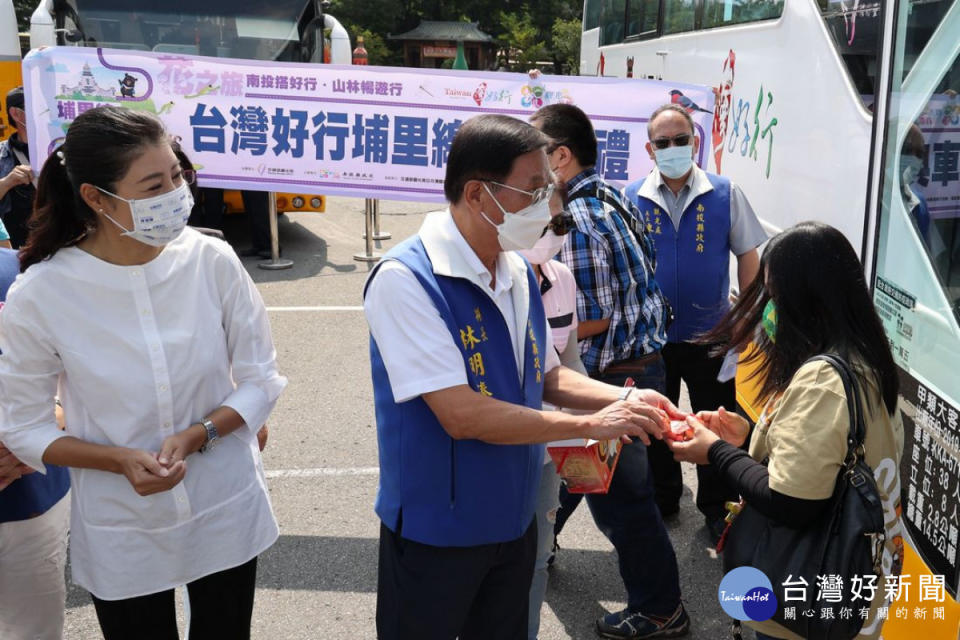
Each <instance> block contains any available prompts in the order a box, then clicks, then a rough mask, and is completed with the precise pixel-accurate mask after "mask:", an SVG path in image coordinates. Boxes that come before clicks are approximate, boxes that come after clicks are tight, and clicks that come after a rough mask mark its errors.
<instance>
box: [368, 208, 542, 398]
mask: <svg viewBox="0 0 960 640" xmlns="http://www.w3.org/2000/svg"><path fill="white" fill-rule="evenodd" d="M419 235H420V240H421V241H422V242H423V247H424V249H426V251H427V255H428V256H429V257H430V262H431V263H432V264H433V272H434V273H436V274H438V275H441V276H448V277H454V278H463V279H466V280H469V281H470V282H473V283H474V284H476V285H477V286H478V287H479V288H480V289H481V290H482V291H484V292H485V293H486V294H487V295H489V296H490V298H491V300H493V303H494V304H495V305H496V306H497V309H499V310H500V313H501V315H502V316H503V318H504V322H505V323H506V325H507V328H508V329H509V331H510V339H511V342H512V343H513V345H512V346H513V352H514V358H515V359H516V362H517V371H518V372H520V375H521V379H522V376H523V362H524V359H523V346H524V341H525V340H526V336H527V334H526V327H527V318H528V315H529V311H530V310H529V304H530V289H529V286H528V282H527V263H526V262H524V260H523V258H521V257H520V256H519V255H517V254H516V253H514V252H513V251H502V252H501V253H500V254H499V255H498V256H497V266H496V269H497V272H496V283H495V284H494V288H493V289H491V288H490V280H491V274H490V272H489V271H488V270H487V268H486V267H485V266H484V265H483V262H481V261H480V258H478V257H477V254H476V253H475V252H474V251H473V249H472V248H471V247H470V245H469V243H467V240H466V239H465V238H464V237H463V234H462V233H460V229H458V228H457V225H456V223H455V222H454V220H453V216H451V215H450V211H449V210H445V211H435V212H433V213H430V214H428V215H427V217H426V219H425V220H424V221H423V225H422V226H421V227H420V231H419ZM363 308H364V311H365V313H366V316H367V323H368V324H369V325H370V333H371V334H372V335H373V338H374V340H376V341H377V347H378V348H379V349H380V355H381V357H382V358H383V364H384V367H386V369H387V377H388V378H389V379H390V388H391V390H392V391H393V396H394V398H396V400H397V402H406V401H407V400H411V399H413V398H416V397H418V396H421V395H423V394H425V393H430V392H431V391H439V390H440V389H447V388H449V387H455V386H459V385H464V384H467V373H466V369H465V368H464V364H463V355H462V354H461V352H460V348H459V347H457V344H456V342H454V339H453V336H451V335H450V330H449V329H448V328H447V325H446V323H445V322H444V321H443V318H441V317H440V312H439V311H437V308H436V307H435V306H434V304H433V300H431V299H430V296H429V295H428V294H427V292H426V291H424V289H423V286H422V285H421V284H420V281H419V280H417V277H416V276H415V275H413V272H412V271H410V269H408V268H407V267H406V266H404V265H403V264H401V263H400V262H397V261H396V260H388V261H386V262H384V264H382V265H381V266H380V267H379V269H378V270H377V276H376V277H375V278H374V279H373V280H372V281H371V282H370V284H369V287H368V288H367V295H366V297H365V298H364V302H363ZM544 325H545V329H546V331H545V335H546V340H547V344H546V345H545V347H546V348H545V349H544V351H545V353H546V359H545V361H544V369H543V372H544V373H547V372H549V371H550V370H551V369H553V368H554V367H557V366H559V365H560V359H559V358H558V357H557V353H556V351H555V350H554V348H553V343H552V339H551V335H550V331H549V327H548V326H546V322H544Z"/></svg>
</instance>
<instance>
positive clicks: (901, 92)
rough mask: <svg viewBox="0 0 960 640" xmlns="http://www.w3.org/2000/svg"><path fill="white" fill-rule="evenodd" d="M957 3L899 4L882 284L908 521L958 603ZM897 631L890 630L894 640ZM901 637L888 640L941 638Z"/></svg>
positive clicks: (878, 281) (879, 268)
mask: <svg viewBox="0 0 960 640" xmlns="http://www.w3.org/2000/svg"><path fill="white" fill-rule="evenodd" d="M950 4H951V3H950V2H930V3H927V5H929V6H926V7H924V8H923V10H920V9H921V7H920V6H919V3H916V4H915V3H912V2H911V3H909V4H907V3H902V4H900V5H899V11H900V14H899V17H898V20H897V26H896V30H897V31H899V33H894V34H892V35H891V41H892V42H893V43H894V50H893V52H892V54H891V55H892V57H893V59H892V62H893V67H892V69H893V71H892V74H891V83H892V86H891V89H890V94H889V95H890V98H889V105H890V109H889V113H888V114H887V115H888V117H887V122H886V129H887V132H886V134H885V144H884V146H883V148H882V158H880V161H881V163H882V164H881V168H882V170H883V178H882V183H881V191H880V196H881V198H880V203H881V204H880V210H879V213H878V216H879V217H878V221H877V224H878V233H877V252H876V259H875V261H874V268H875V274H874V278H873V282H874V301H875V303H876V307H877V311H878V313H879V315H880V317H881V319H882V320H883V323H884V328H885V329H886V333H887V337H888V339H889V340H890V344H891V347H892V349H893V354H894V360H895V361H896V363H897V365H898V367H899V369H900V372H901V376H900V377H901V402H900V406H901V408H902V415H903V421H904V432H905V433H904V451H903V458H902V462H901V473H900V475H901V478H902V482H903V492H902V500H903V515H904V520H905V522H906V524H907V527H908V529H909V532H910V538H911V539H912V543H913V545H914V546H915V548H916V550H917V551H918V552H919V553H920V555H921V557H922V558H923V560H924V562H925V563H926V565H927V568H928V569H929V570H930V571H931V572H932V573H933V574H934V575H944V576H946V588H947V590H948V591H949V592H950V593H951V594H953V595H954V596H955V595H956V594H957V586H958V584H957V578H958V565H960V562H958V558H960V545H958V540H957V535H956V533H955V532H956V531H957V530H958V527H960V514H958V512H957V510H956V508H955V507H956V499H955V498H954V497H953V495H952V494H953V492H954V487H957V485H958V483H960V460H958V458H957V451H958V449H960V424H958V419H957V416H958V413H960V376H958V375H957V371H956V369H957V363H958V362H960V313H958V308H960V168H958V165H960V162H958V161H960V133H958V132H960V99H958V91H960V84H958V80H960V56H958V54H957V47H956V33H957V29H958V28H960V20H958V16H957V15H956V12H953V14H950V15H951V18H949V19H951V20H952V24H951V25H942V26H944V27H946V28H943V29H940V30H938V31H937V30H935V28H936V27H937V25H940V23H941V22H942V21H943V19H944V16H945V14H946V12H945V9H946V8H947V6H948V5H950ZM935 5H940V6H939V7H938V6H935ZM858 24H859V22H858ZM898 36H900V37H898ZM901 67H902V68H903V69H904V70H906V69H907V67H909V68H910V71H909V73H899V71H900V69H901ZM951 530H952V531H953V533H951V532H950V531H951ZM915 579H916V578H915ZM894 626H896V623H894ZM887 631H888V629H887V628H886V627H885V628H884V633H885V635H886V632H887ZM890 631H891V635H890V636H888V637H920V636H921V635H922V636H925V637H933V636H932V635H930V634H929V633H927V634H923V633H920V634H919V635H917V634H913V633H911V634H904V635H902V636H901V635H899V634H897V633H896V632H895V631H894V630H893V629H890ZM955 634H956V631H955V630H954V631H953V635H954V636H955ZM940 637H945V636H940Z"/></svg>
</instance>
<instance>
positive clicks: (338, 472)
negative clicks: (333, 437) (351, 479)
mask: <svg viewBox="0 0 960 640" xmlns="http://www.w3.org/2000/svg"><path fill="white" fill-rule="evenodd" d="M265 473H266V476H267V478H318V477H323V476H375V475H379V474H380V468H379V467H344V468H337V467H321V468H319V469H270V470H268V471H266V472H265Z"/></svg>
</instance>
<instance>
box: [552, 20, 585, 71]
mask: <svg viewBox="0 0 960 640" xmlns="http://www.w3.org/2000/svg"><path fill="white" fill-rule="evenodd" d="M580 30H581V22H580V19H579V18H571V19H569V20H564V19H563V18H557V19H556V20H554V21H553V27H552V28H551V29H550V32H551V34H552V35H553V56H554V60H555V63H556V64H559V66H560V69H559V70H558V72H559V73H565V74H568V75H576V74H577V73H578V72H579V69H580Z"/></svg>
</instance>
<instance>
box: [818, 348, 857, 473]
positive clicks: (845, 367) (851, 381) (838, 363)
mask: <svg viewBox="0 0 960 640" xmlns="http://www.w3.org/2000/svg"><path fill="white" fill-rule="evenodd" d="M814 360H823V361H824V362H827V363H829V364H830V365H831V366H832V367H833V368H834V369H836V370H837V373H838V374H839V375H840V381H841V382H842V383H843V390H844V393H845V394H846V396H847V412H848V413H849V415H850V431H849V433H848V434H847V456H846V458H845V459H844V462H845V463H846V466H847V468H852V466H853V465H855V464H856V463H857V460H858V459H862V458H863V443H864V440H865V439H866V436H867V428H866V425H865V424H864V422H863V407H862V405H861V402H860V393H859V392H858V388H857V381H856V378H855V376H854V374H853V371H852V369H851V368H850V365H849V364H847V362H846V361H845V360H844V359H843V358H841V357H840V356H838V355H837V354H834V353H825V354H821V355H818V356H814V357H812V358H810V359H809V360H807V362H812V361H814ZM804 364H806V363H804Z"/></svg>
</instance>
